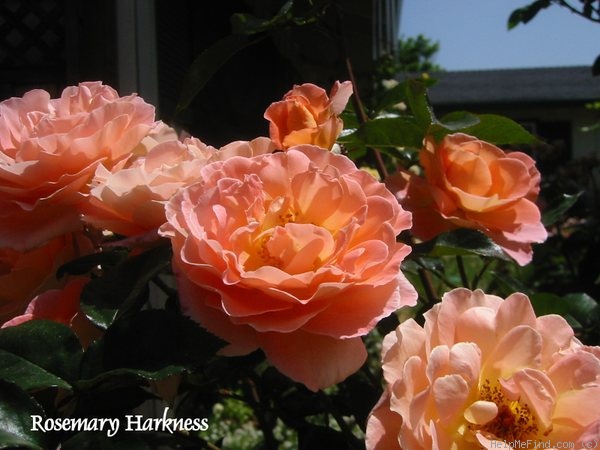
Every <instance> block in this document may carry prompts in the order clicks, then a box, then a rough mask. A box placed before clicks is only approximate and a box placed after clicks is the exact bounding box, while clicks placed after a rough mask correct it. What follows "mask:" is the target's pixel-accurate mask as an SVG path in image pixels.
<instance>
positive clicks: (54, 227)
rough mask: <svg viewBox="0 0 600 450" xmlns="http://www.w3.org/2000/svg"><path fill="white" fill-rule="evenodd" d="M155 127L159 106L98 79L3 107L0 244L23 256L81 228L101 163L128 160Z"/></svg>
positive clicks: (14, 100) (0, 105)
mask: <svg viewBox="0 0 600 450" xmlns="http://www.w3.org/2000/svg"><path fill="white" fill-rule="evenodd" d="M153 124H154V107H152V106H151V105H148V104H147V103H145V102H144V101H143V100H142V99H141V98H139V97H137V96H135V95H130V96H127V97H119V95H118V94H117V92H116V91H115V90H114V89H112V88H110V87H109V86H105V85H103V84H102V83H100V82H87V83H81V84H79V85H78V86H72V87H68V88H66V89H65V90H64V91H63V92H62V95H61V97H60V98H57V99H51V98H50V95H49V94H48V93H47V92H46V91H43V90H39V89H36V90H33V91H29V92H27V93H26V94H25V95H24V96H23V97H22V98H11V99H9V100H6V101H4V102H2V103H0V130H1V131H0V247H12V248H14V249H16V250H19V251H23V250H26V249H30V248H33V247H35V246H37V245H40V244H42V243H43V242H46V241H47V240H49V239H51V238H52V237H55V236H58V235H62V234H65V233H67V232H69V231H73V230H76V229H78V228H80V226H81V223H80V219H79V212H78V209H77V207H78V205H79V204H80V203H81V202H82V201H83V199H84V194H86V193H87V190H88V187H87V184H88V182H89V180H90V179H91V177H92V175H93V174H94V171H95V169H96V166H97V165H98V163H99V162H100V161H102V162H103V164H104V165H105V166H106V167H112V165H113V164H115V163H117V162H119V161H122V160H123V159H126V158H128V157H129V155H130V152H131V151H132V150H133V149H134V148H135V147H136V146H137V145H138V144H139V143H140V141H141V140H142V138H143V137H144V136H145V135H146V134H147V133H148V131H149V130H150V129H151V127H152V126H153Z"/></svg>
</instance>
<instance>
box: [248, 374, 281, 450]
mask: <svg viewBox="0 0 600 450" xmlns="http://www.w3.org/2000/svg"><path fill="white" fill-rule="evenodd" d="M247 381H248V386H249V388H250V392H251V394H252V400H253V401H254V404H255V406H256V407H255V408H254V411H255V412H256V418H257V419H258V425H259V426H260V429H261V431H262V432H263V436H264V438H265V448H267V449H276V448H277V447H278V442H277V439H275V436H273V427H272V426H271V425H272V424H271V423H270V422H271V421H270V420H269V419H268V417H266V416H265V414H263V409H262V406H263V402H262V399H261V398H260V395H259V394H258V390H257V389H256V383H255V382H254V380H253V379H250V378H248V380H247Z"/></svg>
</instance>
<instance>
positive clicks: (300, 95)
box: [264, 81, 352, 150]
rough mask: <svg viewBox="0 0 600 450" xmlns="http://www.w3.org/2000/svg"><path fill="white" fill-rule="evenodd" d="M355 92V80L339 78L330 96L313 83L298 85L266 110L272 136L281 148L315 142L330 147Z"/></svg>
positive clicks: (338, 133)
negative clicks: (341, 116) (353, 85)
mask: <svg viewBox="0 0 600 450" xmlns="http://www.w3.org/2000/svg"><path fill="white" fill-rule="evenodd" d="M351 95H352V83H351V82H350V81H344V82H343V83H340V82H339V81H336V82H335V84H334V85H333V87H332V88H331V93H330V94H329V96H328V95H327V92H325V90H324V89H322V88H320V87H318V86H315V85H314V84H310V83H305V84H301V85H295V86H294V88H293V89H292V90H290V91H289V92H288V93H287V94H285V95H284V96H283V100H282V101H279V102H275V103H272V104H271V105H270V106H269V107H268V108H267V110H266V111H265V116H264V117H265V119H267V120H268V121H269V122H270V124H269V133H270V136H271V139H273V141H274V142H275V144H276V145H277V146H278V147H279V148H280V149H282V150H285V149H287V148H290V147H292V146H294V145H300V144H313V145H317V146H319V147H322V148H326V149H331V148H332V147H333V144H335V141H336V139H337V138H338V136H339V135H340V133H341V132H342V128H343V122H342V119H340V118H339V117H338V116H339V115H340V114H341V113H342V111H343V110H344V108H345V107H346V103H348V99H349V98H350V96H351Z"/></svg>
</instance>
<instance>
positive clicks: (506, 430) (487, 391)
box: [472, 380, 539, 442]
mask: <svg viewBox="0 0 600 450" xmlns="http://www.w3.org/2000/svg"><path fill="white" fill-rule="evenodd" d="M479 396H480V399H481V400H484V401H488V402H494V403H495V404H496V406H497V407H498V414H497V415H496V417H495V418H494V419H492V420H490V421H489V422H487V423H485V424H484V425H473V426H472V430H473V431H480V432H484V433H486V434H491V435H493V436H495V438H497V439H500V440H503V441H506V442H517V441H519V442H525V441H527V440H531V439H532V438H534V437H535V436H537V435H538V431H539V429H538V425H537V420H536V418H535V416H534V415H533V413H532V412H531V410H530V408H529V406H528V405H527V404H526V403H521V402H520V401H519V400H518V399H517V400H511V399H508V398H507V397H506V395H505V394H504V392H503V391H502V389H501V388H500V386H499V385H495V386H492V385H491V383H490V381H489V380H485V382H484V383H483V385H482V386H481V387H480V389H479Z"/></svg>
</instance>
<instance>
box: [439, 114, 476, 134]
mask: <svg viewBox="0 0 600 450" xmlns="http://www.w3.org/2000/svg"><path fill="white" fill-rule="evenodd" d="M480 122H481V121H480V120H479V117H477V115H475V114H473V113H470V112H468V111H454V112H451V113H449V114H446V115H445V116H444V117H442V119H441V120H439V121H438V122H436V123H435V124H433V125H432V129H433V131H435V130H436V129H437V128H442V129H444V130H445V131H460V130H464V129H466V128H469V127H474V126H475V125H479V123H480Z"/></svg>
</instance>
